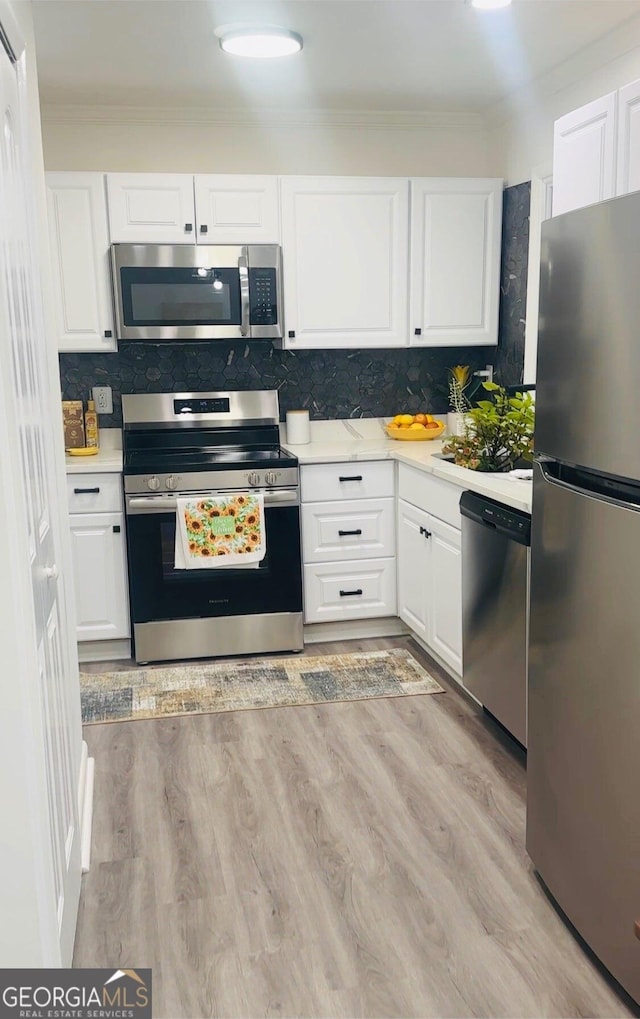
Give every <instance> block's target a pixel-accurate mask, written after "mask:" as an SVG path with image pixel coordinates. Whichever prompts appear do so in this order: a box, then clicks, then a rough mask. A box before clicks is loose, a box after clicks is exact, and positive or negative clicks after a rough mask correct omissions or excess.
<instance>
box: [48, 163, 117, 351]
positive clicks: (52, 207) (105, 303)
mask: <svg viewBox="0 0 640 1019" xmlns="http://www.w3.org/2000/svg"><path fill="white" fill-rule="evenodd" d="M46 184H47V209H48V221H49V245H50V251H51V268H52V273H53V299H54V314H55V327H56V339H57V343H58V349H59V350H62V351H74V352H76V353H77V352H82V351H110V350H115V349H116V341H115V339H114V329H113V312H112V305H111V293H110V275H109V230H108V226H107V204H106V197H105V191H104V177H103V175H102V174H101V173H48V174H47V175H46Z"/></svg>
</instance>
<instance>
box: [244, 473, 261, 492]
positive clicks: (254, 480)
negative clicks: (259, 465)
mask: <svg viewBox="0 0 640 1019" xmlns="http://www.w3.org/2000/svg"><path fill="white" fill-rule="evenodd" d="M247 481H248V482H249V484H250V485H253V486H254V488H255V486H256V485H259V484H260V475H259V474H258V473H257V471H252V472H251V474H250V475H249V477H248V478H247Z"/></svg>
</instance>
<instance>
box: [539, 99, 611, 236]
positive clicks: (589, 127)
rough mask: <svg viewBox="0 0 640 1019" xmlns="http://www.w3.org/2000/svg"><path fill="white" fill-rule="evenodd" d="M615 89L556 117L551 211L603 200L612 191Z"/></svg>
mask: <svg viewBox="0 0 640 1019" xmlns="http://www.w3.org/2000/svg"><path fill="white" fill-rule="evenodd" d="M616 105H617V93H616V92H610V93H609V95H606V96H602V98H601V99H596V100H594V102H592V103H587V105H586V106H582V107H580V109H579V110H573V111H572V112H571V113H567V114H566V115H565V116H564V117H561V118H560V119H559V120H556V123H555V127H554V133H553V215H554V216H559V215H561V213H563V212H570V211H571V209H581V208H582V207H583V206H585V205H593V203H594V202H603V201H605V200H606V199H607V198H613V196H614V194H615V186H616V178H615V161H616Z"/></svg>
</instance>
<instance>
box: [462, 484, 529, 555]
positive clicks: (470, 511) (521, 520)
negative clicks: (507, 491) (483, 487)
mask: <svg viewBox="0 0 640 1019" xmlns="http://www.w3.org/2000/svg"><path fill="white" fill-rule="evenodd" d="M460 513H461V515H462V517H463V518H464V517H466V518H467V519H468V520H472V521H473V522H474V523H476V524H479V525H480V526H482V527H486V528H487V529H488V530H491V531H495V532H496V533H497V534H500V535H502V536H503V537H505V538H507V539H508V540H509V541H516V542H518V544H519V545H525V546H529V545H530V544H531V516H530V514H529V513H522V512H521V511H520V510H516V509H512V507H511V506H505V505H504V504H503V503H501V502H495V500H493V499H487V498H485V497H484V496H482V495H477V494H476V492H463V493H462V495H461V497H460Z"/></svg>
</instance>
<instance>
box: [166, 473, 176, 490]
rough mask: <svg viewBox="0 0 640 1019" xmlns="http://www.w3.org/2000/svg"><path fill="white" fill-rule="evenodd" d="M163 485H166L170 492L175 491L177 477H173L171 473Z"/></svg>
mask: <svg viewBox="0 0 640 1019" xmlns="http://www.w3.org/2000/svg"><path fill="white" fill-rule="evenodd" d="M165 485H166V486H167V488H168V489H169V491H170V492H175V490H176V488H177V487H178V479H177V478H174V476H173V474H172V475H171V476H170V477H168V478H167V479H166V481H165Z"/></svg>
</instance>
